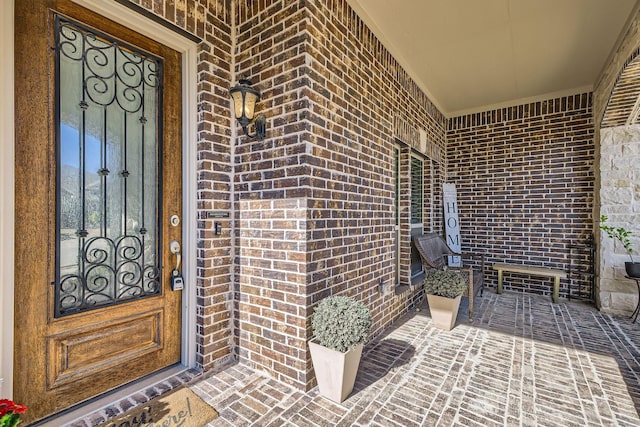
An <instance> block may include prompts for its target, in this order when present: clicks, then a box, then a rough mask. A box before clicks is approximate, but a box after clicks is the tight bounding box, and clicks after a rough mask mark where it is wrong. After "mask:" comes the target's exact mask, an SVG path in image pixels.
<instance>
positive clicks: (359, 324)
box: [311, 296, 371, 353]
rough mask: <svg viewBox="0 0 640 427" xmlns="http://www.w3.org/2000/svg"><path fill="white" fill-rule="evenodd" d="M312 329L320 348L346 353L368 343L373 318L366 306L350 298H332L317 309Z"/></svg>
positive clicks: (312, 321) (326, 299)
mask: <svg viewBox="0 0 640 427" xmlns="http://www.w3.org/2000/svg"><path fill="white" fill-rule="evenodd" d="M311 327H312V328H313V333H314V335H315V337H316V341H317V342H318V344H320V345H322V346H324V347H328V348H331V349H333V350H337V351H340V352H342V353H344V352H347V351H349V350H351V349H352V348H353V347H355V346H356V345H358V344H360V343H363V342H365V341H366V340H367V338H368V337H369V331H370V330H371V314H370V313H369V309H368V308H367V306H365V305H364V304H362V303H360V302H357V301H354V300H352V299H351V298H348V297H345V296H330V297H328V298H325V299H323V300H322V301H320V303H319V304H318V306H317V307H316V310H315V311H314V313H313V317H312V319H311Z"/></svg>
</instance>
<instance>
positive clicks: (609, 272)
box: [594, 13, 640, 314]
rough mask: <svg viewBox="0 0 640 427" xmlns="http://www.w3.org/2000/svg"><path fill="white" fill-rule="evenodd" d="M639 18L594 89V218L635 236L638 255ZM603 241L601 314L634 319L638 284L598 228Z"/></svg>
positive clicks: (639, 16)
mask: <svg viewBox="0 0 640 427" xmlns="http://www.w3.org/2000/svg"><path fill="white" fill-rule="evenodd" d="M639 49H640V13H639V14H636V16H634V17H633V19H632V20H631V21H630V24H629V27H628V29H627V32H626V33H625V35H624V37H622V39H621V40H620V43H619V45H618V46H617V49H616V51H615V52H614V54H613V55H612V57H611V60H610V61H608V63H607V66H606V68H605V69H604V71H603V73H602V75H601V77H600V79H599V81H598V82H597V83H596V85H595V88H594V119H595V123H596V129H598V130H599V132H597V133H596V147H597V149H596V169H597V170H598V171H599V174H598V175H597V177H596V199H595V209H594V212H595V214H594V216H595V218H599V217H600V215H602V214H605V215H607V216H608V217H609V224H610V225H614V226H622V227H625V228H626V229H628V230H630V231H631V232H632V236H631V239H632V243H633V248H634V251H635V253H636V254H638V251H640V226H639V225H638V220H637V218H638V206H639V205H638V203H639V200H640V191H639V188H640V174H639V173H638V167H637V163H638V156H639V153H640V151H639V149H640V146H639V141H640V129H639V127H638V123H639V121H638V113H637V109H636V108H637V107H636V103H637V99H638V97H639V96H640V57H639ZM594 230H595V231H596V236H597V238H598V243H599V250H598V265H597V272H598V292H597V297H598V306H599V307H600V309H601V310H603V311H607V312H613V313H626V314H629V313H630V312H631V311H633V308H634V307H635V304H636V303H637V301H638V294H637V290H636V288H635V284H634V283H633V281H631V280H629V279H626V278H624V261H625V260H628V258H627V257H626V256H625V255H624V252H623V250H621V248H620V247H619V246H617V245H615V244H614V242H612V241H611V239H609V238H608V237H606V235H605V234H604V233H602V232H601V231H600V230H599V229H598V223H597V222H596V223H595V224H594Z"/></svg>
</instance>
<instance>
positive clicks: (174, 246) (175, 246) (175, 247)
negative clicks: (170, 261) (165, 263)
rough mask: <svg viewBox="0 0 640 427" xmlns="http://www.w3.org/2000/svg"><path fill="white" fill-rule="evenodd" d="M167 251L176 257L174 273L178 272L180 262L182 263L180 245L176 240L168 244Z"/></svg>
mask: <svg viewBox="0 0 640 427" xmlns="http://www.w3.org/2000/svg"><path fill="white" fill-rule="evenodd" d="M169 250H170V251H171V253H172V254H174V255H175V256H176V268H174V270H175V271H180V262H181V261H182V255H181V254H180V243H179V242H178V241H176V240H174V241H172V242H171V243H170V244H169Z"/></svg>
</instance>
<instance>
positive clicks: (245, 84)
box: [229, 79, 267, 141]
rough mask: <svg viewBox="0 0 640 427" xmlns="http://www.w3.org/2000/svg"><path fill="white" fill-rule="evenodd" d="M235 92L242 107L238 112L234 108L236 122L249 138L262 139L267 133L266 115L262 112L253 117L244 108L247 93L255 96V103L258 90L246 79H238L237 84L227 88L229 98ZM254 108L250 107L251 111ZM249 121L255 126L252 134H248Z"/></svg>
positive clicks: (257, 98) (258, 96)
mask: <svg viewBox="0 0 640 427" xmlns="http://www.w3.org/2000/svg"><path fill="white" fill-rule="evenodd" d="M236 94H239V95H240V97H241V99H242V109H241V111H240V112H238V111H237V109H236V111H235V115H236V119H237V120H238V123H240V126H242V130H243V131H244V134H245V135H246V136H248V137H249V138H256V139H258V140H260V141H262V140H263V139H264V137H265V136H266V133H267V117H266V116H265V115H264V114H262V113H260V114H258V115H257V116H255V118H253V117H247V114H246V108H245V105H246V102H247V94H251V95H252V97H255V103H257V102H258V101H260V92H259V91H258V90H256V89H254V88H253V87H251V81H249V80H247V79H240V82H239V83H238V84H237V85H235V86H234V87H232V88H230V89H229V96H231V98H234V99H235V95H236ZM254 108H255V105H254ZM254 108H251V110H252V111H253V110H254ZM238 113H240V114H238ZM251 122H253V124H254V127H255V132H254V133H253V134H250V133H249V131H248V130H247V127H248V126H249V124H250V123H251Z"/></svg>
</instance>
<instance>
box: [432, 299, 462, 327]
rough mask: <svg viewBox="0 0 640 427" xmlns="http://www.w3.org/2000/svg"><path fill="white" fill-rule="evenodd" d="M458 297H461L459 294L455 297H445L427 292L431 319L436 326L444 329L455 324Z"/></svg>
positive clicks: (458, 304) (458, 303)
mask: <svg viewBox="0 0 640 427" xmlns="http://www.w3.org/2000/svg"><path fill="white" fill-rule="evenodd" d="M460 299H462V296H461V295H458V296H457V297H455V298H446V297H440V296H437V295H430V294H427V301H428V302H429V311H430V312H431V321H432V322H433V325H434V326H435V327H436V328H438V329H443V330H445V331H450V330H451V329H453V327H454V326H455V324H456V318H457V317H458V308H460Z"/></svg>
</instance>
